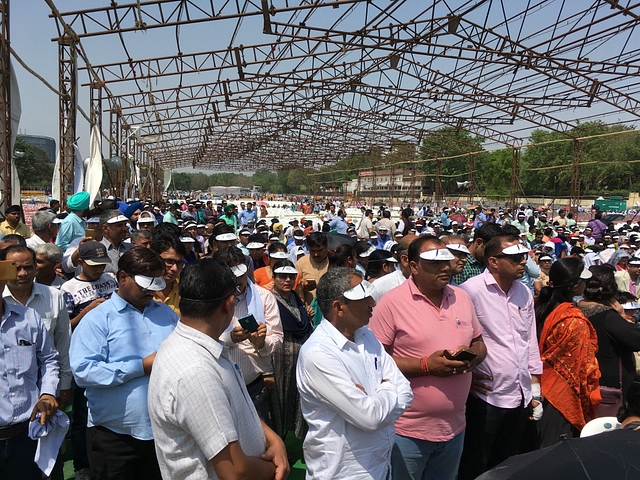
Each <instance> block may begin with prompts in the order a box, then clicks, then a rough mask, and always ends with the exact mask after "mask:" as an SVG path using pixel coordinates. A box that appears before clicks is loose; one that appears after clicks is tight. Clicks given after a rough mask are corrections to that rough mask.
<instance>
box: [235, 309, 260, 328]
mask: <svg viewBox="0 0 640 480" xmlns="http://www.w3.org/2000/svg"><path fill="white" fill-rule="evenodd" d="M238 323H239V324H240V326H241V327H242V328H244V329H245V330H248V331H249V332H251V333H253V332H257V331H258V322H256V317H254V316H253V314H251V313H250V314H249V315H245V316H244V317H241V318H239V319H238Z"/></svg>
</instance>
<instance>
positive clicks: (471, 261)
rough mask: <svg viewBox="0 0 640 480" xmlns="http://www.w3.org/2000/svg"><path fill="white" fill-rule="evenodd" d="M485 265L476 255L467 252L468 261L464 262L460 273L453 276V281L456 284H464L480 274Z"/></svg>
mask: <svg viewBox="0 0 640 480" xmlns="http://www.w3.org/2000/svg"><path fill="white" fill-rule="evenodd" d="M484 269H485V266H484V265H482V264H481V263H480V262H479V261H478V260H476V257H474V256H473V255H471V254H470V253H467V263H465V264H464V268H463V269H462V272H460V273H459V274H458V275H454V276H453V281H454V282H455V284H456V285H462V284H463V283H464V282H466V281H467V280H469V279H470V278H473V277H475V276H476V275H480V274H481V273H482V272H484Z"/></svg>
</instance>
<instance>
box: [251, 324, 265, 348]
mask: <svg viewBox="0 0 640 480" xmlns="http://www.w3.org/2000/svg"><path fill="white" fill-rule="evenodd" d="M266 337H267V325H266V324H265V323H259V324H258V330H257V331H255V332H253V333H251V334H250V335H249V341H250V342H251V343H252V344H253V346H254V347H255V348H256V350H262V349H263V348H264V340H265V338H266Z"/></svg>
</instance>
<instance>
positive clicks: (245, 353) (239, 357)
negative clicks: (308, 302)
mask: <svg viewBox="0 0 640 480" xmlns="http://www.w3.org/2000/svg"><path fill="white" fill-rule="evenodd" d="M214 258H216V259H218V260H220V261H222V262H224V263H226V264H227V265H228V266H229V267H230V268H231V271H232V272H233V273H234V274H235V276H236V278H237V281H238V294H237V295H236V298H235V311H234V314H233V319H232V321H231V325H229V328H227V329H226V330H225V332H224V333H223V334H222V335H220V341H221V342H223V343H224V344H225V345H226V347H227V348H229V355H230V357H231V359H232V360H233V361H234V363H235V364H236V365H238V367H239V368H240V371H241V372H242V376H243V377H244V381H245V382H246V385H247V390H248V391H249V395H250V397H251V399H252V400H253V404H254V405H255V407H256V410H257V411H258V415H260V418H262V419H263V420H264V421H265V422H266V423H267V425H269V424H270V421H271V420H270V411H269V392H270V391H271V390H273V387H274V386H275V380H274V375H273V374H274V372H273V364H272V362H271V355H272V354H273V352H274V350H275V349H276V348H282V339H283V337H284V334H283V331H282V323H281V322H280V310H279V309H278V304H277V301H276V299H275V297H274V296H273V294H272V293H271V292H270V291H269V290H266V289H264V288H262V287H259V286H258V285H256V284H255V283H253V282H252V281H251V279H250V278H249V275H248V268H247V265H246V264H245V263H244V261H245V257H244V254H243V253H242V250H240V249H239V248H238V247H233V246H232V247H224V248H222V249H220V250H218V251H217V252H216V253H215V254H214ZM249 314H251V315H253V317H254V318H255V321H256V322H257V324H258V328H257V331H255V332H250V331H249V330H247V329H246V328H244V327H242V326H241V325H240V323H239V322H238V319H239V318H242V317H245V316H246V315H249Z"/></svg>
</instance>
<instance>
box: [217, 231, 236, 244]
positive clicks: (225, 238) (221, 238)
mask: <svg viewBox="0 0 640 480" xmlns="http://www.w3.org/2000/svg"><path fill="white" fill-rule="evenodd" d="M237 239H238V237H236V235H235V233H221V234H220V235H216V242H230V241H232V240H237Z"/></svg>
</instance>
